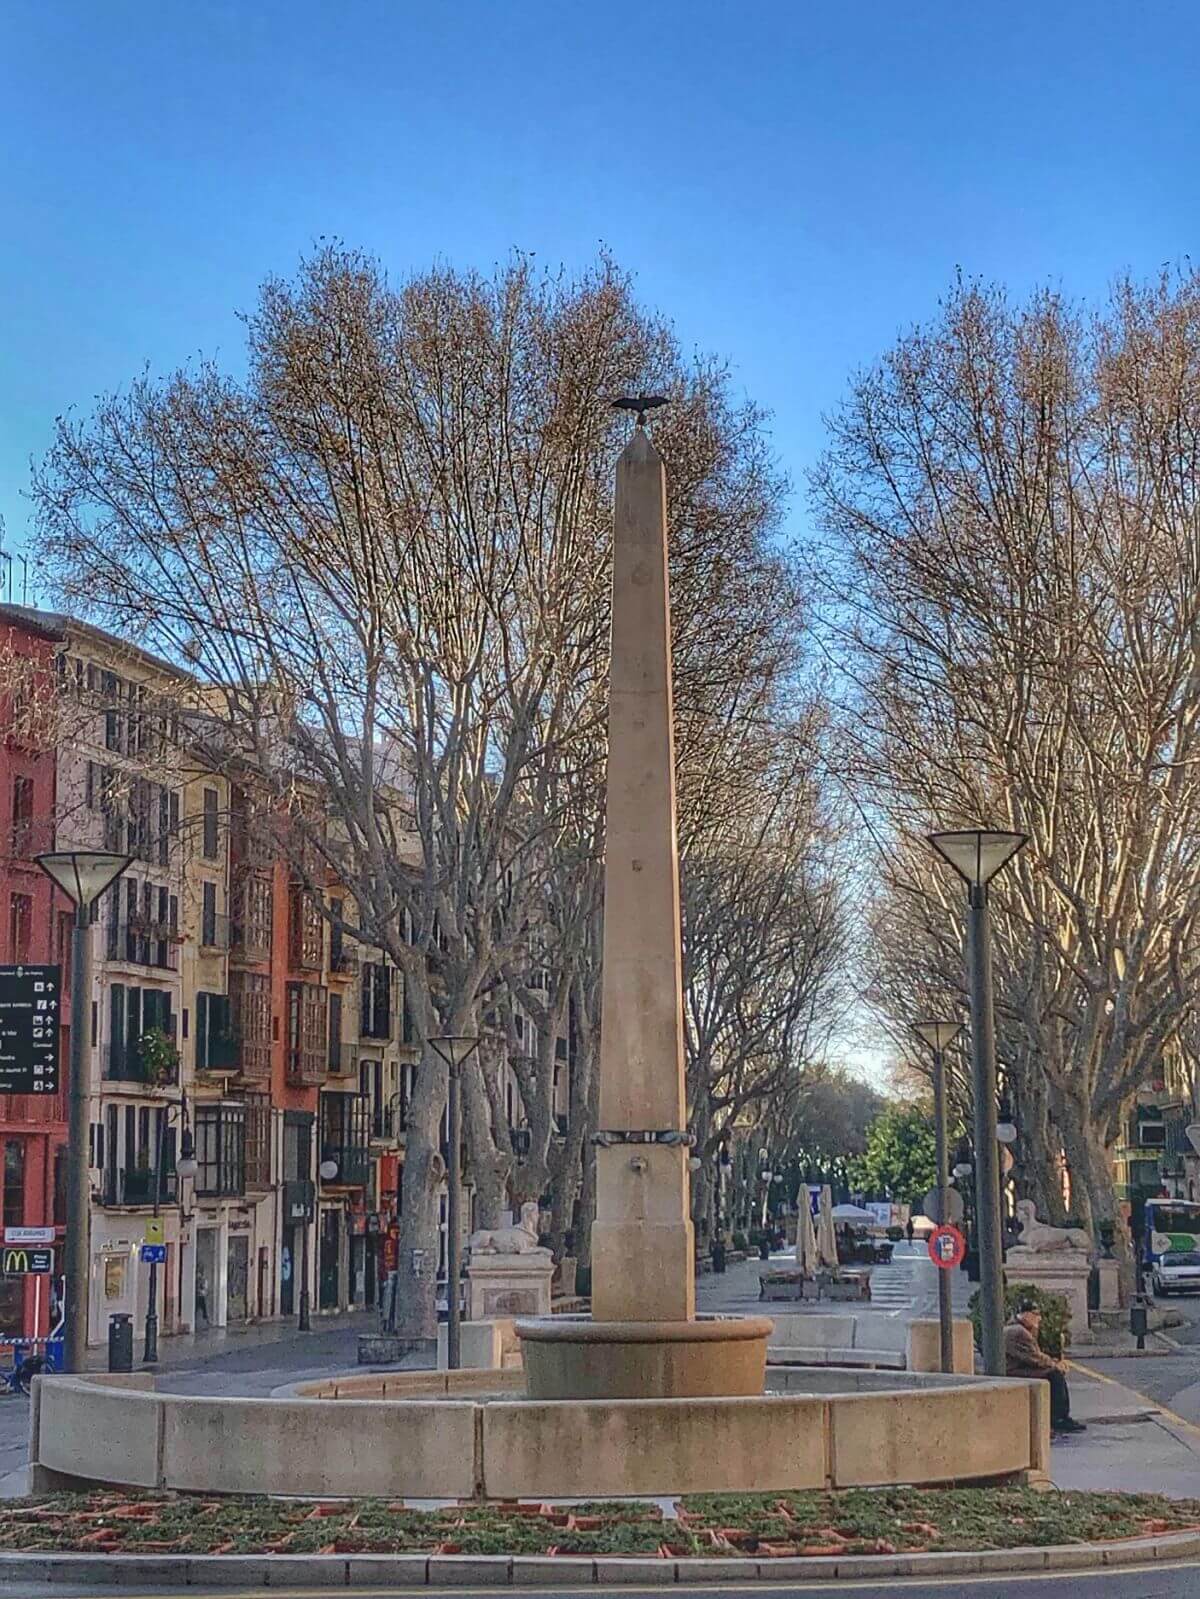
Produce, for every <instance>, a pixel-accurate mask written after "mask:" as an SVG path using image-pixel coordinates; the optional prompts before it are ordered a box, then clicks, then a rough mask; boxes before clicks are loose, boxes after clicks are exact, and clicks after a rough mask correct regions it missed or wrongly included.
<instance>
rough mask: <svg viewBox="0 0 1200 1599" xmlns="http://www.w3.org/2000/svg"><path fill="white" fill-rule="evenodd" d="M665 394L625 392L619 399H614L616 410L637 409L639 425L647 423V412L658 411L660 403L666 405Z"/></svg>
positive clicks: (614, 408) (642, 425)
mask: <svg viewBox="0 0 1200 1599" xmlns="http://www.w3.org/2000/svg"><path fill="white" fill-rule="evenodd" d="M666 403H667V397H666V395H665V394H623V395H622V396H621V398H620V399H619V400H614V401H613V403H612V404H613V410H614V411H636V412H637V424H638V427H644V426H645V425H646V412H647V411H657V410H658V408H659V406H660V405H666Z"/></svg>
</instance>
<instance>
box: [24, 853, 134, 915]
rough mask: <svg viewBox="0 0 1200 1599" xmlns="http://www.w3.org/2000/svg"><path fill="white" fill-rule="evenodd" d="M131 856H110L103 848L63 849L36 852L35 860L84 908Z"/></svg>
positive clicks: (115, 875)
mask: <svg viewBox="0 0 1200 1599" xmlns="http://www.w3.org/2000/svg"><path fill="white" fill-rule="evenodd" d="M132 859H133V856H132V855H111V854H109V853H108V851H107V850H95V849H67V850H54V851H52V852H51V853H50V854H48V855H39V856H38V857H37V863H38V865H39V866H40V867H41V868H42V870H43V871H44V872H45V874H46V876H47V877H49V878H50V879H51V880H52V881H53V882H55V883H57V884H58V886H59V888H61V889H62V891H63V893H64V894H65V895H66V896H67V898H68V899H70V900H73V901H74V903H75V904H76V905H82V906H83V908H84V909H85V910H86V909H87V907H88V906H89V905H90V904H92V902H93V901H94V900H97V899H99V898H100V896H101V894H103V892H104V890H105V889H106V888H108V887H109V886H110V884H112V883H115V882H116V880H117V878H118V877H120V875H121V873H122V872H123V871H124V870H125V868H126V867H127V866H128V865H129V863H130V861H131V860H132Z"/></svg>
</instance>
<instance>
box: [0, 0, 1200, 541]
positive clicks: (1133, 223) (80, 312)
mask: <svg viewBox="0 0 1200 1599" xmlns="http://www.w3.org/2000/svg"><path fill="white" fill-rule="evenodd" d="M1198 43H1200V8H1196V7H1195V6H1194V5H1191V4H1175V3H1170V0H1167V3H1164V0H1157V3H1156V4H1154V5H1153V6H1136V7H1135V6H1130V5H1129V4H1128V3H1126V0H1089V3H1086V4H1085V3H1076V0H1054V3H1053V4H1046V3H1045V0H1038V3H1030V0H976V3H975V4H971V5H965V4H963V3H962V0H955V3H949V0H921V3H909V4H907V5H902V4H899V3H895V0H893V3H891V4H883V3H880V0H858V3H852V4H838V5H835V4H831V3H828V0H825V3H816V4H814V3H802V0H790V3H786V4H785V3H783V0H756V3H754V4H746V3H741V4H736V3H734V0H724V3H713V0H645V3H643V4H642V5H640V6H639V5H637V4H625V5H618V4H610V5H607V6H603V7H601V6H598V5H595V4H590V5H589V4H581V3H572V0H565V3H564V0H559V3H557V4H548V3H543V0H506V3H505V0H488V3H485V0H457V3H454V4H450V3H447V0H427V3H426V4H424V5H416V4H411V3H409V0H388V3H379V0H337V3H336V4H335V3H334V0H325V3H316V0H289V3H282V0H239V3H237V4H227V3H215V0H166V3H165V4H164V3H163V0H156V3H154V4H150V3H140V0H136V3H135V0H106V3H105V4H102V5H101V4H96V3H95V0H53V3H51V4H45V3H43V0H9V4H8V5H7V6H6V7H5V25H4V40H3V48H2V50H0V108H2V109H0V133H2V134H3V148H4V150H5V152H6V155H5V160H4V162H3V176H0V199H2V201H3V209H2V211H0V215H2V216H3V219H4V223H3V235H4V248H3V249H0V301H2V303H3V305H4V306H5V308H6V311H7V316H6V318H5V324H6V326H5V337H4V338H3V340H2V341H0V514H3V515H4V517H5V519H6V521H7V524H8V530H9V542H10V546H11V545H12V544H13V543H16V542H20V540H21V539H22V538H23V537H24V536H25V535H26V532H27V529H28V527H29V521H30V517H29V508H28V505H27V503H26V502H25V501H24V499H23V498H22V491H23V489H24V487H25V485H26V483H27V481H28V463H29V458H30V456H31V455H40V454H41V453H42V451H43V450H44V449H45V447H46V445H47V442H48V440H49V436H50V429H51V424H52V421H53V418H54V416H55V414H56V413H57V412H59V411H61V410H62V409H64V408H65V407H66V406H68V405H70V404H72V403H75V404H79V405H81V406H87V405H89V404H90V403H91V400H92V397H93V396H94V395H96V394H97V393H99V392H101V391H104V390H107V389H110V388H113V387H116V386H119V385H121V384H122V383H124V382H125V381H127V380H128V379H129V377H130V376H131V375H133V374H134V373H136V372H137V371H139V370H140V369H141V368H142V367H143V366H144V365H148V366H149V367H150V369H151V370H152V371H155V372H165V371H168V370H170V369H171V368H172V367H173V366H175V365H176V364H178V363H180V362H182V361H185V360H187V359H188V358H189V357H190V356H192V355H194V354H195V353H196V352H204V353H206V354H215V355H216V356H218V357H219V358H221V359H223V360H225V361H227V362H228V363H229V364H230V365H233V366H237V365H239V364H240V361H241V330H240V327H239V324H238V321H237V312H238V311H239V310H242V309H245V308H247V307H248V306H249V305H250V304H251V303H252V301H253V299H254V296H255V291H256V287H257V285H258V283H259V282H260V281H261V279H262V278H263V277H264V275H265V274H267V273H268V272H271V271H283V272H286V271H289V270H290V269H291V267H292V266H293V265H294V263H295V262H296V260H297V258H298V257H299V255H300V254H301V253H302V252H304V251H305V250H306V249H308V248H309V247H310V246H311V244H312V243H313V241H314V240H315V239H316V238H317V237H318V236H319V235H322V234H326V235H336V236H340V237H341V238H343V239H345V240H346V241H347V242H349V243H353V244H360V245H363V246H365V247H367V248H369V249H371V250H373V251H374V252H376V253H377V254H379V255H380V256H381V257H382V258H383V259H384V260H385V262H386V263H387V264H388V266H389V267H390V268H391V269H392V270H394V271H396V272H404V271H406V270H408V269H410V268H419V267H422V266H424V265H426V264H428V263H429V262H431V261H432V260H434V259H435V258H442V259H444V260H449V261H450V262H453V263H456V264H464V265H465V264H471V265H476V266H481V267H487V266H488V265H489V264H490V263H492V262H494V261H496V260H497V259H499V258H501V257H502V256H504V255H505V254H506V253H507V252H508V251H509V250H510V249H511V248H512V247H514V246H517V247H520V248H522V249H526V250H531V251H534V252H535V253H536V255H537V257H538V258H539V259H540V260H542V261H544V262H546V263H548V264H557V263H560V262H564V263H566V264H567V265H568V266H575V265H578V264H581V263H583V262H585V261H588V260H589V259H591V258H592V257H593V256H594V254H595V252H596V250H597V248H598V246H599V245H600V244H601V242H603V243H605V244H607V245H608V246H609V247H611V249H612V250H613V251H614V252H615V254H616V256H617V258H618V259H619V260H620V261H621V262H622V263H623V264H624V265H626V266H627V267H629V268H630V269H632V270H633V271H634V272H635V273H636V275H637V278H638V283H639V287H640V290H641V292H642V294H643V296H644V297H645V299H646V300H647V301H648V302H651V303H653V304H654V305H656V306H657V307H658V308H659V309H661V310H663V311H665V312H666V313H667V314H669V315H670V316H671V317H672V318H673V319H674V321H675V323H676V325H677V328H678V331H679V334H680V336H681V339H682V340H683V342H684V344H685V346H688V347H691V346H699V347H703V348H706V349H711V350H716V351H719V352H721V353H723V354H724V355H726V356H728V357H729V359H730V360H731V361H732V363H733V365H734V368H735V372H736V375H737V381H738V383H739V384H740V385H741V386H742V387H743V388H744V389H745V390H746V392H748V393H749V394H752V395H753V396H754V397H755V398H756V399H758V400H760V401H761V402H763V403H764V404H766V405H767V406H768V407H769V408H770V409H771V411H772V412H773V413H774V424H773V427H774V435H775V442H776V446H777V449H778V451H779V454H780V456H781V458H782V460H783V462H784V464H785V466H786V467H787V468H788V469H789V470H790V471H791V473H792V474H793V476H794V477H795V478H797V479H799V478H800V477H801V475H802V472H803V469H804V466H805V465H806V463H808V462H809V461H811V459H812V457H813V455H814V454H815V452H816V450H817V449H818V447H819V442H820V437H821V424H820V417H821V412H822V410H823V409H827V408H828V407H829V406H831V405H832V404H833V403H834V402H835V401H836V399H837V397H838V396H839V394H840V393H841V392H842V390H843V387H844V384H845V381H846V376H847V374H848V372H849V371H850V370H851V369H852V368H853V367H854V366H855V365H857V364H859V363H861V362H864V361H866V360H869V359H870V358H871V357H872V356H873V355H874V354H876V353H877V352H879V351H880V350H881V349H883V348H884V347H885V346H886V345H887V344H888V343H889V342H890V341H891V340H892V339H893V338H894V336H895V335H896V333H897V332H898V330H899V329H901V328H902V327H904V326H906V325H907V324H909V323H911V322H913V321H914V320H917V319H920V318H923V317H924V316H926V315H928V314H929V313H930V312H931V310H932V309H933V307H934V306H935V304H936V300H937V297H938V295H939V293H940V292H941V291H942V290H943V289H944V288H945V287H946V285H947V283H948V282H949V281H950V278H951V276H952V274H953V272H954V270H955V268H956V267H960V266H961V267H962V268H963V269H964V270H966V271H968V272H971V273H980V274H983V275H985V276H989V277H998V278H1002V279H1004V280H1005V281H1007V282H1008V283H1010V284H1011V285H1012V286H1013V287H1014V288H1015V289H1017V290H1023V289H1025V288H1026V287H1028V286H1029V285H1030V284H1032V283H1035V282H1038V281H1042V280H1047V279H1048V280H1051V281H1054V282H1056V283H1060V284H1061V285H1062V286H1063V287H1064V288H1065V289H1067V290H1068V291H1070V292H1072V293H1078V294H1082V295H1093V294H1096V293H1099V292H1102V291H1103V289H1104V287H1105V285H1106V284H1107V283H1108V282H1109V281H1110V279H1111V278H1112V276H1113V275H1114V274H1115V273H1116V272H1117V271H1119V270H1121V269H1124V268H1126V267H1129V268H1132V269H1134V270H1135V271H1136V272H1139V273H1142V272H1150V271H1154V270H1156V269H1157V268H1158V266H1159V265H1160V264H1161V263H1163V262H1164V261H1175V260H1178V259H1179V258H1180V257H1181V256H1183V255H1184V254H1186V253H1187V252H1188V251H1189V250H1190V249H1191V247H1192V234H1193V232H1194V222H1195V219H1196V217H1197V216H1198V215H1200V209H1198V206H1197V200H1198V195H1197V187H1198V184H1200V163H1198V162H1197V160H1196V158H1195V157H1196V148H1197V139H1196V132H1197V121H1198V117H1200V113H1198V111H1197V97H1196V95H1195V85H1194V78H1195V68H1196V55H1197V45H1198ZM797 515H798V516H800V515H802V509H801V508H800V507H799V506H798V508H797Z"/></svg>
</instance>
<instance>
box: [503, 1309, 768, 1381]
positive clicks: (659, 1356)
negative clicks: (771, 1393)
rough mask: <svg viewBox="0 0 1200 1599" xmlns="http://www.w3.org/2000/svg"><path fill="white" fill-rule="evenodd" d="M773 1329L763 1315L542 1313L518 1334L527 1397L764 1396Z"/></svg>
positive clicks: (520, 1326) (519, 1328) (518, 1329)
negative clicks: (683, 1317)
mask: <svg viewBox="0 0 1200 1599" xmlns="http://www.w3.org/2000/svg"><path fill="white" fill-rule="evenodd" d="M773 1327H774V1323H773V1322H771V1321H769V1320H768V1319H767V1318H766V1317H765V1316H730V1317H727V1318H725V1317H711V1318H708V1317H706V1318H704V1319H702V1320H698V1321H590V1320H587V1319H586V1318H584V1317H580V1318H579V1319H578V1320H577V1319H575V1318H574V1317H571V1316H545V1317H539V1318H538V1319H537V1320H530V1321H518V1322H517V1324H516V1333H517V1337H518V1338H519V1339H520V1340H521V1358H522V1361H523V1362H524V1367H525V1383H526V1389H527V1391H528V1394H529V1397H530V1399H599V1400H603V1399H719V1398H730V1397H734V1396H736V1395H742V1396H746V1395H759V1394H761V1393H762V1391H763V1384H764V1378H765V1375H766V1366H767V1339H768V1337H769V1336H770V1334H771V1332H772V1329H773Z"/></svg>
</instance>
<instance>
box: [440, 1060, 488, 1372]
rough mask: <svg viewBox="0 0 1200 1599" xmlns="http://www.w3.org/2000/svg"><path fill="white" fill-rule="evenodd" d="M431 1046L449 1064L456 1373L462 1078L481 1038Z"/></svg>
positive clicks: (449, 1258)
mask: <svg viewBox="0 0 1200 1599" xmlns="http://www.w3.org/2000/svg"><path fill="white" fill-rule="evenodd" d="M429 1042H430V1045H431V1046H432V1048H433V1049H435V1050H436V1051H437V1053H438V1054H439V1055H440V1056H441V1058H442V1059H443V1060H444V1061H445V1062H446V1068H447V1072H448V1075H449V1093H448V1096H447V1110H448V1112H449V1116H448V1120H449V1123H450V1126H449V1129H448V1131H449V1134H450V1148H449V1151H448V1156H449V1158H448V1160H447V1162H446V1182H447V1184H448V1193H447V1196H446V1366H447V1369H448V1370H450V1371H457V1370H458V1367H459V1364H460V1353H459V1306H458V1274H459V1261H458V1255H459V1218H458V1206H459V1192H458V1190H459V1162H460V1149H459V1146H460V1144H461V1143H462V1112H461V1109H460V1105H459V1079H460V1076H461V1073H462V1069H463V1067H464V1066H465V1065H466V1064H467V1062H468V1061H469V1060H470V1058H471V1056H472V1055H473V1054H474V1053H475V1051H476V1050H477V1049H478V1048H479V1038H478V1037H477V1036H476V1035H475V1034H470V1033H443V1034H440V1035H439V1036H438V1037H436V1038H431V1039H430V1040H429Z"/></svg>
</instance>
